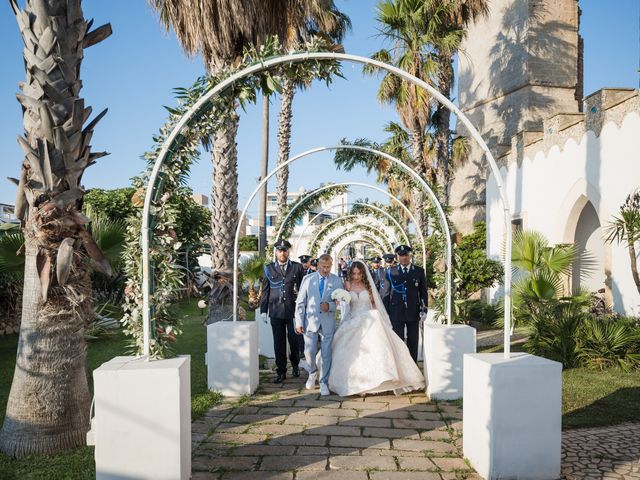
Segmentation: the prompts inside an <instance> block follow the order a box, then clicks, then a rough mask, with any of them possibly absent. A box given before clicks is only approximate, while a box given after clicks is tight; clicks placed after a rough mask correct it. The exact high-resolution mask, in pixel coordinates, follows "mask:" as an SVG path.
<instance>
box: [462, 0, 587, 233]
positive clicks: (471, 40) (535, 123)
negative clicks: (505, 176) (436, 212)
mask: <svg viewBox="0 0 640 480" xmlns="http://www.w3.org/2000/svg"><path fill="white" fill-rule="evenodd" d="M490 8H491V11H490V14H489V16H488V17H487V18H484V19H481V20H480V21H479V22H477V23H475V24H474V25H471V26H470V27H469V29H468V35H467V37H466V39H465V41H464V43H463V46H462V50H461V53H460V55H459V58H458V98H459V106H460V108H461V109H462V111H463V112H464V113H465V114H466V115H467V116H468V117H469V118H470V120H471V121H472V122H473V124H474V125H475V126H476V128H477V129H478V130H479V131H480V133H481V134H482V136H483V138H484V139H485V141H486V142H487V144H488V146H489V148H490V149H491V152H492V153H493V155H494V157H496V158H497V157H499V156H500V155H501V153H502V152H504V151H505V150H507V149H509V148H510V143H511V137H512V136H513V135H515V134H516V133H518V132H520V131H522V130H528V131H536V130H539V131H541V130H542V120H543V119H544V118H548V117H550V116H552V115H554V114H556V113H575V112H578V111H580V110H581V105H582V96H583V91H582V89H583V87H582V39H581V37H580V35H579V33H578V27H579V19H580V9H579V7H578V0H491V1H490ZM458 133H460V134H462V135H468V132H467V131H466V128H464V126H463V125H462V124H459V125H458ZM470 146H471V155H470V158H469V160H468V161H467V162H466V163H465V164H464V165H462V166H461V167H459V168H458V169H457V170H456V171H455V178H454V180H453V182H452V184H451V205H452V207H453V214H452V220H453V223H454V225H455V227H456V230H457V231H459V232H462V233H466V232H469V231H470V230H471V229H472V228H473V224H474V223H475V222H478V221H481V220H484V218H485V180H486V178H487V163H486V160H484V158H483V156H482V154H481V151H480V149H479V147H478V146H477V145H476V144H475V143H474V142H473V141H470Z"/></svg>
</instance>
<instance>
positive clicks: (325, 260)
mask: <svg viewBox="0 0 640 480" xmlns="http://www.w3.org/2000/svg"><path fill="white" fill-rule="evenodd" d="M332 266H333V259H332V258H331V255H327V254H324V255H320V257H319V258H318V271H317V272H316V273H312V274H310V275H307V276H306V277H304V279H303V280H302V284H301V285H300V291H299V292H298V297H297V300H296V315H295V325H296V333H298V334H304V355H305V358H306V360H307V364H308V365H309V379H308V380H307V385H306V387H307V389H312V388H314V387H315V385H316V381H317V380H318V365H317V364H316V354H317V353H318V336H320V352H321V355H322V377H321V378H320V395H329V385H328V382H329V371H330V370H331V341H332V340H333V333H334V332H335V329H336V319H335V311H336V304H335V302H334V301H333V300H331V292H333V291H334V290H336V289H338V288H342V280H340V278H339V277H338V276H337V275H334V274H333V273H331V267H332Z"/></svg>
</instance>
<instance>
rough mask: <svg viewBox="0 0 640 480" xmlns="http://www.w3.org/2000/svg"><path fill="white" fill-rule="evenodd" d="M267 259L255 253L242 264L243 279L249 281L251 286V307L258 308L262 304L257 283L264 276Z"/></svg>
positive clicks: (248, 283)
mask: <svg viewBox="0 0 640 480" xmlns="http://www.w3.org/2000/svg"><path fill="white" fill-rule="evenodd" d="M265 263H266V259H265V258H264V257H263V256H262V255H260V254H255V255H252V256H250V257H249V258H247V259H246V260H244V261H243V262H242V264H241V265H240V272H241V273H242V279H243V280H244V281H245V282H246V283H247V285H248V287H249V302H248V303H249V308H252V309H256V308H258V305H260V293H261V292H260V290H259V289H256V283H258V282H259V281H260V280H262V277H263V276H264V265H265Z"/></svg>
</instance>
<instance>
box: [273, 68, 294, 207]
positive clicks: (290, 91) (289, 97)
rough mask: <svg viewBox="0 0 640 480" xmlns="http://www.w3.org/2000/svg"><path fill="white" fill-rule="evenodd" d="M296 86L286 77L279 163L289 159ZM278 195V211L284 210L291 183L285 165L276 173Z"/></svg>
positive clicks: (282, 97)
mask: <svg viewBox="0 0 640 480" xmlns="http://www.w3.org/2000/svg"><path fill="white" fill-rule="evenodd" d="M295 93H296V88H295V85H294V83H293V81H292V80H291V79H289V78H285V80H284V82H283V84H282V94H281V96H280V115H279V117H280V118H279V122H278V165H282V164H283V163H284V162H286V161H287V160H289V151H290V148H291V119H292V118H293V97H294V95H295ZM276 178H277V186H276V194H277V196H278V212H283V211H284V209H285V208H286V206H287V194H288V183H289V167H285V168H283V169H281V170H280V171H278V173H277V174H276Z"/></svg>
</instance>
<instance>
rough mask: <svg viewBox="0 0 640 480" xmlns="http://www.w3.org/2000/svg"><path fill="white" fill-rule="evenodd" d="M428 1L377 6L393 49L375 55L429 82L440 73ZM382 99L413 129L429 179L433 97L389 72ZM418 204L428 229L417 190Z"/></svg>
mask: <svg viewBox="0 0 640 480" xmlns="http://www.w3.org/2000/svg"><path fill="white" fill-rule="evenodd" d="M423 4H424V0H382V1H381V2H380V3H379V4H378V7H377V10H378V15H377V19H378V22H379V23H380V25H381V27H382V28H381V35H382V36H383V38H384V39H385V40H386V41H387V42H388V43H389V44H390V48H389V49H381V50H379V51H377V52H376V53H374V54H373V58H374V59H376V60H380V61H382V62H385V63H389V64H392V65H395V66H397V67H399V68H402V69H403V70H405V71H407V72H408V73H410V74H412V75H414V76H416V77H418V78H420V79H422V80H425V81H428V80H429V79H430V78H431V77H432V76H433V75H434V74H435V72H436V67H437V65H436V63H435V60H434V58H433V56H432V54H431V52H430V51H429V50H428V49H427V46H428V45H429V41H430V40H431V39H430V38H429V36H428V34H429V32H430V30H429V26H430V25H429V22H428V18H427V17H425V16H424V15H423V11H424V5H423ZM364 71H365V73H369V74H372V73H377V72H378V71H379V69H378V68H376V67H365V69H364ZM378 100H379V101H380V102H382V103H391V104H394V105H395V107H396V109H397V111H398V114H399V115H400V120H401V122H402V124H403V126H404V127H405V128H406V129H407V130H408V131H409V134H410V140H411V142H410V143H411V157H412V158H413V162H412V163H413V165H414V166H415V168H416V171H417V172H418V173H419V174H420V175H421V176H422V177H423V178H425V179H427V178H429V168H430V166H429V165H428V163H427V161H426V159H425V152H424V145H425V139H424V133H425V131H427V128H428V124H429V119H430V118H429V117H430V114H431V98H430V97H429V95H428V94H427V92H426V91H424V90H423V89H422V88H419V87H417V86H415V85H413V84H412V83H410V82H407V81H405V80H402V79H400V78H398V76H396V75H393V74H390V73H386V74H385V75H384V77H383V79H382V82H381V83H380V88H379V90H378ZM414 197H415V198H414V203H415V205H414V207H415V208H416V209H417V211H418V215H419V218H418V221H419V222H420V224H421V225H420V226H421V227H422V228H423V229H424V230H425V231H426V227H427V220H426V217H425V216H424V213H423V210H424V209H423V206H424V197H423V195H422V194H421V193H419V192H417V193H416V194H415V196H414Z"/></svg>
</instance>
